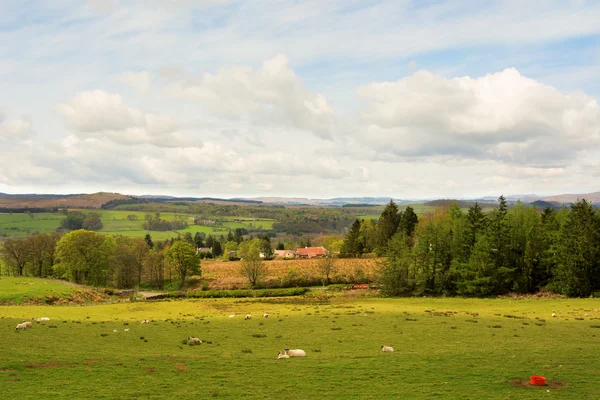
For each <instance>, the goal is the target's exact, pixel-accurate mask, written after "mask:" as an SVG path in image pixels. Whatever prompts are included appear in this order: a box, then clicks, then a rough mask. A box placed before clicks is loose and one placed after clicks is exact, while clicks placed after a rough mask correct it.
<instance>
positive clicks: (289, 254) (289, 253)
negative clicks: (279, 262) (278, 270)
mask: <svg viewBox="0 0 600 400" xmlns="http://www.w3.org/2000/svg"><path fill="white" fill-rule="evenodd" d="M275 257H281V258H293V257H296V252H295V251H294V250H275Z"/></svg>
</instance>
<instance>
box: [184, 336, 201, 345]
mask: <svg viewBox="0 0 600 400" xmlns="http://www.w3.org/2000/svg"><path fill="white" fill-rule="evenodd" d="M187 340H188V343H198V344H200V343H202V340H200V339H198V338H197V337H189V338H187Z"/></svg>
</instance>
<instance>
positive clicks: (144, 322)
mask: <svg viewBox="0 0 600 400" xmlns="http://www.w3.org/2000/svg"><path fill="white" fill-rule="evenodd" d="M149 323H150V321H148V320H147V319H145V320H143V321H142V324H149Z"/></svg>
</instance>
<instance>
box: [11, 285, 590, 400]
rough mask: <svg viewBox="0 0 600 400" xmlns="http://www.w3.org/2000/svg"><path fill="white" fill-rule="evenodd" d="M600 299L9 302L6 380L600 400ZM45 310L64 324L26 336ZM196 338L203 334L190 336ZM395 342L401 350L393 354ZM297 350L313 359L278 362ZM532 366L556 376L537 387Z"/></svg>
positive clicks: (128, 388)
mask: <svg viewBox="0 0 600 400" xmlns="http://www.w3.org/2000/svg"><path fill="white" fill-rule="evenodd" d="M598 306H599V303H598V301H597V300H593V299H534V298H530V299H519V300H517V299H509V298H505V299H459V298H400V299H383V298H375V297H369V296H361V295H358V294H357V293H356V292H355V293H353V294H348V293H347V294H338V295H330V294H327V293H326V292H323V291H318V290H313V292H311V293H310V294H309V295H306V296H304V297H301V298H277V299H237V300H233V299H210V300H208V299H206V300H179V301H165V302H135V303H123V304H106V305H94V306H87V307H73V306H70V307H58V306H26V307H25V306H13V307H7V306H4V307H0V342H1V343H3V346H2V347H0V386H1V387H2V388H3V389H2V390H3V397H4V398H13V399H16V398H18V399H46V398H48V399H49V398H77V399H86V398H94V399H114V398H132V399H163V398H181V399H197V398H209V397H214V398H236V399H237V398H269V399H279V398H291V399H304V398H306V399H308V398H323V399H349V398H350V399H352V398H355V399H359V398H360V399H387V398H389V399H392V398H410V399H431V398H443V399H547V398H561V399H578V400H580V399H595V398H597V393H598V389H597V383H598V382H600V369H598V368H597V355H598V354H599V351H600V341H599V339H600V336H598V337H597V335H600V329H599V328H600V319H599V318H600V310H599V309H598ZM263 312H268V313H269V314H270V317H269V318H262V314H263ZM552 313H556V315H557V317H556V318H552V317H551V315H552ZM231 314H235V315H236V316H235V317H234V318H229V315H231ZM246 314H252V315H253V318H252V319H251V320H248V321H245V320H244V319H243V316H244V315H246ZM586 314H589V316H585V315H586ZM42 316H44V317H50V319H51V320H50V321H49V322H42V323H35V322H34V325H33V327H32V328H31V329H28V330H26V331H22V332H16V331H15V329H14V327H15V326H16V324H17V323H18V322H21V321H22V320H31V319H32V318H38V317H42ZM143 319H149V320H151V322H150V323H149V324H144V325H142V324H140V321H142V320H143ZM125 329H128V330H129V331H125ZM113 330H116V332H113ZM188 336H196V337H199V338H200V339H201V340H202V341H203V343H202V344H201V345H199V346H189V345H187V344H184V339H185V338H187V337H188ZM382 344H385V345H387V346H393V347H394V349H395V352H394V353H382V352H381V351H380V346H381V345H382ZM284 347H290V348H301V349H304V350H305V351H306V352H307V357H306V358H304V359H288V360H276V359H275V357H276V355H277V352H278V351H282V349H283V348H284ZM531 375H543V376H545V377H546V378H547V379H548V382H549V383H550V384H549V385H548V386H544V387H530V386H529V385H528V384H526V383H525V382H527V381H528V379H529V376H531Z"/></svg>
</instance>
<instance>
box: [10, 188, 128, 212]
mask: <svg viewBox="0 0 600 400" xmlns="http://www.w3.org/2000/svg"><path fill="white" fill-rule="evenodd" d="M126 198H128V197H127V196H123V195H122V194H119V193H106V192H99V193H93V194H68V195H63V194H60V195H57V194H40V195H37V194H19V195H6V194H3V195H0V208H6V209H12V208H23V209H27V208H35V209H38V208H56V207H71V208H100V206H102V204H104V203H107V202H109V201H111V200H118V199H126Z"/></svg>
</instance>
